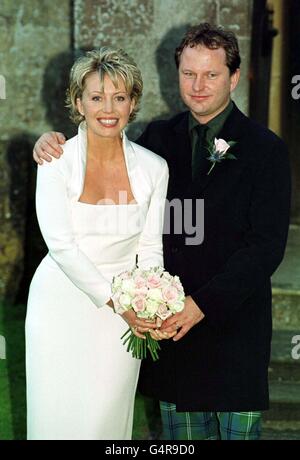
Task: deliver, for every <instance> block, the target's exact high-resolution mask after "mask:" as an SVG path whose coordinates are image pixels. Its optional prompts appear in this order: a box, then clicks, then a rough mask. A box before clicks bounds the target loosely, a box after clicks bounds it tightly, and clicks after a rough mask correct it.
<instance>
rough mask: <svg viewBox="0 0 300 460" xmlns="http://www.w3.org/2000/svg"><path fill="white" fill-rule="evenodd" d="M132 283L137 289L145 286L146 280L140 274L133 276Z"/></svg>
mask: <svg viewBox="0 0 300 460" xmlns="http://www.w3.org/2000/svg"><path fill="white" fill-rule="evenodd" d="M134 284H135V286H136V288H137V289H141V288H143V287H145V286H146V280H145V278H143V277H142V276H140V275H138V276H136V277H135V278H134Z"/></svg>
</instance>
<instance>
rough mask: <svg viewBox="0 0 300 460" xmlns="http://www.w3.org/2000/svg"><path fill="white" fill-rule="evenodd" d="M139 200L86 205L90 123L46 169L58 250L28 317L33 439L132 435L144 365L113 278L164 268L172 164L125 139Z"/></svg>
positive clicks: (42, 217) (43, 215) (40, 202)
mask: <svg viewBox="0 0 300 460" xmlns="http://www.w3.org/2000/svg"><path fill="white" fill-rule="evenodd" d="M123 149H124V155H125V160H126V167H127V172H128V177H129V181H130V185H131V189H132V192H133V195H134V197H135V201H136V204H123V205H122V204H121V205H113V204H111V205H110V204H108V205H90V204H85V203H81V202H79V201H78V199H79V197H80V195H81V192H82V190H83V185H84V176H85V165H86V128H85V125H84V123H83V124H81V125H80V127H79V130H78V135H77V136H75V137H74V138H72V139H70V140H69V141H67V143H66V145H65V146H64V154H63V156H62V157H61V159H59V160H55V159H54V160H53V161H52V162H51V163H44V165H42V166H39V167H38V179H37V191H36V203H37V215H38V220H39V225H40V228H41V231H42V234H43V237H44V239H45V242H46V244H47V246H48V249H49V253H48V255H47V256H46V257H45V258H44V259H43V261H42V262H41V264H40V265H39V267H38V268H37V270H36V273H35V275H34V277H33V279H32V282H31V286H30V292H29V299H28V309H27V317H26V373H27V428H28V432H27V438H28V439H30V440H35V439H41V440H48V439H49V440H65V439H66V440H81V439H83V440H98V439H106V440H117V439H119V440H121V439H131V434H132V422H133V408H134V397H135V391H136V385H137V379H138V373H139V367H140V361H139V360H137V359H134V358H132V356H131V354H130V353H128V352H127V351H126V347H125V346H124V345H123V344H122V341H121V339H120V338H121V336H122V335H123V333H124V332H125V331H126V330H127V329H128V325H127V324H126V323H125V321H124V320H123V319H122V317H121V316H119V315H118V314H116V313H114V311H113V310H112V309H111V308H110V307H109V306H108V305H106V302H107V301H108V300H109V298H110V294H111V280H112V277H113V276H114V275H116V274H118V273H120V272H122V271H123V270H127V269H132V268H133V267H134V265H135V262H136V255H138V262H139V266H140V267H144V268H147V267H150V266H157V265H162V264H163V258H162V237H161V234H162V228H163V212H164V200H165V196H166V191H167V182H168V168H167V164H166V162H165V160H163V159H162V158H161V157H159V156H157V155H155V154H154V153H152V152H150V151H149V150H146V149H144V148H143V147H141V146H139V145H137V144H135V143H133V142H130V141H129V140H128V139H127V137H126V135H125V134H124V135H123Z"/></svg>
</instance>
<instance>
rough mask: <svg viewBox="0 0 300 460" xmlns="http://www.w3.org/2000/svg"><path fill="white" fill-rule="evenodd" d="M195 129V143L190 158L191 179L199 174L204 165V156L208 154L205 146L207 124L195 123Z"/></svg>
mask: <svg viewBox="0 0 300 460" xmlns="http://www.w3.org/2000/svg"><path fill="white" fill-rule="evenodd" d="M194 129H195V131H196V132H197V142H196V145H195V150H194V152H193V159H192V171H193V180H194V179H196V178H197V177H198V176H199V173H200V171H201V170H202V169H203V167H205V165H206V161H207V160H206V158H207V157H208V155H209V152H208V151H207V148H206V139H205V136H206V132H207V130H208V126H207V125H197V126H195V128H194Z"/></svg>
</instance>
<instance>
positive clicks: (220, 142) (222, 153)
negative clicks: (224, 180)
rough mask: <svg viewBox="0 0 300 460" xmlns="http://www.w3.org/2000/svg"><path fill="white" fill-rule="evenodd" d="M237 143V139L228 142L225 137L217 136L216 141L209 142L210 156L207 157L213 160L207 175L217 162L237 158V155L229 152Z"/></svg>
mask: <svg viewBox="0 0 300 460" xmlns="http://www.w3.org/2000/svg"><path fill="white" fill-rule="evenodd" d="M235 144H236V142H235V141H228V142H226V141H224V139H217V138H216V137H215V140H214V142H213V141H211V142H210V143H209V144H208V147H207V150H208V151H209V157H207V159H208V160H209V161H211V162H212V166H211V168H210V170H209V171H208V173H207V175H208V174H210V172H211V171H212V170H213V168H214V167H215V165H216V163H220V162H221V161H222V160H236V157H235V156H234V155H233V154H232V153H230V152H228V150H229V149H230V147H233V146H234V145H235Z"/></svg>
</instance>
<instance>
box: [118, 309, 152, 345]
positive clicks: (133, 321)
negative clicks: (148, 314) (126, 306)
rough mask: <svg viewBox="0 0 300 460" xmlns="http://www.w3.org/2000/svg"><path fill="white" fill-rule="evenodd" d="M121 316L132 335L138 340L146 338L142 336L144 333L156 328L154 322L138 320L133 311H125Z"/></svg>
mask: <svg viewBox="0 0 300 460" xmlns="http://www.w3.org/2000/svg"><path fill="white" fill-rule="evenodd" d="M121 316H122V318H123V319H124V321H126V323H127V324H128V325H129V326H130V328H131V330H132V332H133V334H134V335H136V336H137V337H139V338H140V339H145V338H146V337H145V336H144V335H143V333H144V332H150V331H153V330H154V329H155V328H157V325H156V322H155V321H154V320H150V319H142V318H138V317H137V315H136V313H135V312H134V311H133V310H129V311H125V313H123V314H122V315H121Z"/></svg>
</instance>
